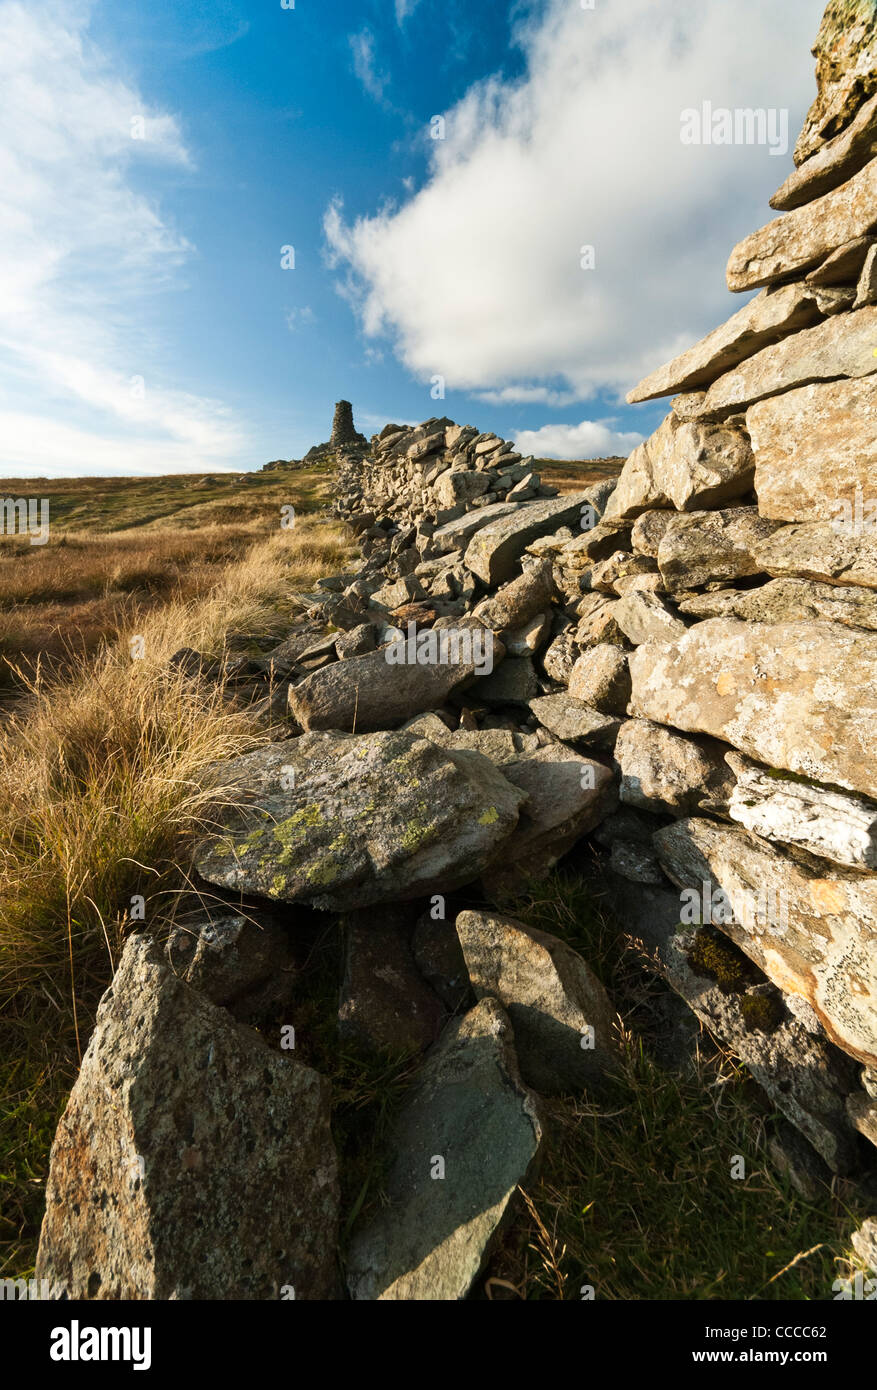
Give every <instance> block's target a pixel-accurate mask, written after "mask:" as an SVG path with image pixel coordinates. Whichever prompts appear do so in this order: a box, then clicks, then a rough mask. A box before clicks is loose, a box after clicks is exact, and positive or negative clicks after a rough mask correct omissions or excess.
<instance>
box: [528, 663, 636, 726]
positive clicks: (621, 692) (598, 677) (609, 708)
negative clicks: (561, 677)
mask: <svg viewBox="0 0 877 1390" xmlns="http://www.w3.org/2000/svg"><path fill="white" fill-rule="evenodd" d="M569 693H570V695H571V696H572V697H573V699H576V700H582V701H584V703H585V704H586V705H590V706H591V708H593V709H596V710H599V711H600V712H601V713H602V714H614V715H619V714H624V713H625V712H626V710H627V704H628V701H629V700H630V666H629V663H628V659H627V652H623V651H622V650H621V648H620V647H613V646H612V644H611V642H601V643H600V645H599V646H597V647H592V648H591V650H590V651H587V652H583V653H582V655H581V656H580V657H579V659H578V661H577V662H576V664H575V666H574V667H573V668H572V672H571V674H570V681H569ZM549 698H550V697H549ZM531 708H532V706H531ZM558 737H561V735H558Z"/></svg>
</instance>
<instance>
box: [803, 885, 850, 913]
mask: <svg viewBox="0 0 877 1390" xmlns="http://www.w3.org/2000/svg"><path fill="white" fill-rule="evenodd" d="M810 901H811V902H812V904H813V906H814V907H815V908H816V910H817V912H845V911H846V908H847V893H846V889H845V887H844V886H843V884H842V883H832V882H831V881H830V879H827V878H815V879H814V880H813V882H812V883H811V884H810Z"/></svg>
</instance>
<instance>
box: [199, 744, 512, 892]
mask: <svg viewBox="0 0 877 1390" xmlns="http://www.w3.org/2000/svg"><path fill="white" fill-rule="evenodd" d="M216 777H217V782H218V783H221V785H222V787H223V788H224V797H223V799H224V802H225V803H226V804H225V805H224V806H223V809H222V811H221V813H220V816H219V820H220V824H221V826H222V827H223V829H222V830H221V831H220V833H218V834H217V835H215V836H212V837H210V838H209V839H207V840H206V841H204V843H203V844H202V845H201V846H200V848H199V850H198V853H197V855H196V860H195V863H196V867H197V869H198V872H199V873H200V874H201V875H202V876H203V877H204V878H206V879H207V880H208V881H209V882H211V883H218V884H220V885H221V886H223V887H225V888H234V889H236V890H237V889H241V890H243V891H245V892H253V893H258V894H260V895H261V896H263V897H267V898H277V899H280V900H282V901H285V902H296V901H303V902H307V903H310V904H312V905H313V906H315V907H318V908H323V909H326V910H329V911H339V912H341V911H345V910H347V909H349V908H354V907H368V906H369V905H371V904H372V903H378V902H392V901H402V900H408V899H411V898H416V897H420V896H423V895H424V894H428V893H430V892H432V891H437V892H450V891H451V890H452V889H453V888H456V887H460V886H461V885H462V884H464V883H468V882H471V881H472V879H474V878H477V877H478V875H479V874H480V872H481V871H482V869H483V868H484V867H485V866H486V865H487V864H488V863H489V861H490V860H491V858H492V857H493V856H494V855H495V854H496V852H497V850H498V849H499V848H500V846H501V845H502V844H503V843H504V842H505V841H506V840H507V839H508V837H509V835H510V834H511V832H512V831H513V830H514V828H515V826H516V825H517V820H518V809H519V807H520V805H521V802H522V801H523V796H522V794H521V793H520V792H519V791H518V789H517V788H516V787H513V786H511V785H510V784H509V783H508V782H507V781H506V780H505V778H504V777H503V776H501V774H500V773H499V772H497V770H496V769H495V767H494V766H493V764H492V763H491V762H489V761H488V760H487V758H483V757H481V755H480V754H478V753H470V752H467V753H461V752H456V751H454V750H451V749H444V748H439V747H438V746H437V745H436V744H434V743H432V742H429V741H428V740H427V739H424V738H419V737H417V735H415V734H412V733H405V732H402V731H397V732H395V733H375V734H364V735H355V736H351V735H343V734H305V735H302V737H300V738H297V739H291V740H289V741H288V742H285V743H281V744H273V745H271V746H269V747H267V748H262V749H259V751H258V752H256V753H249V754H246V755H245V756H244V757H242V758H237V759H234V760H233V761H232V762H230V763H225V764H220V766H219V768H218V769H217V772H216Z"/></svg>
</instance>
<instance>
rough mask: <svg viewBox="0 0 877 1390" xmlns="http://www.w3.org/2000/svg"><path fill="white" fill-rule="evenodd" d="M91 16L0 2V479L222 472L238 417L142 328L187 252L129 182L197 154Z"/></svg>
mask: <svg viewBox="0 0 877 1390" xmlns="http://www.w3.org/2000/svg"><path fill="white" fill-rule="evenodd" d="M90 9H91V6H90V4H88V3H85V2H84V0H72V3H70V4H64V5H60V4H58V3H55V0H45V2H44V3H43V2H42V0H34V2H33V3H28V4H24V3H20V0H0V90H2V91H3V101H2V103H0V472H3V473H5V474H7V475H9V474H11V473H14V472H18V471H26V472H33V471H34V470H37V471H58V472H61V471H66V472H72V473H89V472H92V473H93V472H98V471H101V472H104V471H106V472H113V471H118V472H125V471H129V470H130V469H132V468H133V465H134V463H135V461H136V462H137V465H138V471H156V472H165V471H170V469H171V468H187V467H188V468H198V467H199V466H202V465H203V466H206V467H210V468H215V467H222V466H224V464H227V463H228V462H229V461H230V460H231V459H232V458H234V457H235V456H237V455H238V454H239V452H240V450H241V449H242V448H243V447H244V443H245V441H244V439H243V434H242V430H241V428H240V426H239V425H237V424H236V422H235V421H234V419H233V418H232V416H231V414H230V412H228V411H227V410H225V409H224V408H223V407H222V405H221V404H220V403H217V402H214V401H209V400H204V399H202V398H200V397H197V396H195V395H193V394H191V393H189V392H187V391H185V390H182V389H180V388H179V387H178V386H175V385H174V384H173V382H169V381H168V379H167V377H168V374H167V372H166V371H165V370H164V369H163V368H164V364H163V362H162V353H161V348H160V345H159V343H158V341H157V339H156V335H155V333H154V331H153V329H152V326H151V324H152V318H153V315H152V313H151V309H152V306H153V304H154V295H155V293H156V292H157V291H160V290H165V289H167V288H169V287H170V286H172V285H173V284H174V283H175V281H176V276H177V274H178V272H179V268H180V266H181V265H182V264H183V263H184V262H185V261H186V259H187V258H188V257H189V255H190V254H191V252H192V249H193V248H192V247H191V246H190V244H189V242H188V241H187V240H186V238H185V236H184V235H182V234H181V232H179V231H178V230H177V229H176V228H175V227H174V226H173V225H172V224H170V223H169V222H168V221H167V219H166V218H165V217H164V216H163V215H162V213H161V211H160V209H159V207H158V206H157V205H156V203H155V202H154V201H152V200H150V199H149V198H148V197H146V196H145V195H144V194H143V193H142V192H139V191H137V190H136V189H135V188H134V186H133V182H132V179H131V174H132V172H133V170H134V169H135V168H139V167H146V166H149V165H152V166H153V168H154V169H155V171H156V173H157V172H158V171H159V170H160V167H161V166H162V165H165V166H168V167H171V168H177V169H179V168H183V169H185V168H187V167H190V166H191V163H192V161H191V157H190V154H189V152H188V151H187V149H186V146H185V144H184V141H183V138H182V135H181V132H180V129H179V125H178V122H177V120H176V119H175V118H174V117H173V116H172V115H170V114H169V113H167V112H162V111H159V110H156V109H154V108H153V107H152V106H151V105H150V103H149V102H148V100H147V99H146V98H145V97H144V95H143V94H142V93H141V92H139V91H137V90H136V89H134V88H133V87H132V86H130V85H129V84H128V83H127V82H125V81H122V80H121V79H120V78H118V77H117V76H116V75H115V74H114V72H113V71H112V67H111V64H110V63H109V61H108V59H107V58H106V56H105V55H103V54H101V53H100V52H99V51H97V50H96V49H95V48H94V47H93V45H92V44H91V43H90V42H89V40H88V34H87V28H88V19H89V13H90Z"/></svg>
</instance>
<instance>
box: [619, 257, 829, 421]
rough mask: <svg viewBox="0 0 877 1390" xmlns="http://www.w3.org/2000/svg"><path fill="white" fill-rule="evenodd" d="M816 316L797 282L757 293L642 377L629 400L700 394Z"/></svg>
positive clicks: (809, 297) (811, 301)
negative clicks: (688, 345)
mask: <svg viewBox="0 0 877 1390" xmlns="http://www.w3.org/2000/svg"><path fill="white" fill-rule="evenodd" d="M818 318H819V309H818V306H817V303H816V297H815V295H814V293H813V291H812V289H811V288H810V287H809V286H808V285H806V284H804V283H798V284H795V285H780V286H773V287H771V288H770V289H765V290H762V292H761V294H758V295H756V296H755V298H754V299H752V300H750V302H749V303H748V304H744V306H743V308H742V309H739V310H738V311H737V313H736V314H734V315H733V316H732V317H731V318H729V319H728V321H727V323H723V324H722V325H721V327H720V328H715V329H713V331H712V333H708V334H707V336H706V337H705V338H702V339H701V341H700V342H699V343H696V344H695V346H694V347H691V348H689V349H688V350H687V351H686V352H683V353H682V354H681V355H680V356H679V357H675V358H674V359H673V361H672V362H668V363H667V365H666V366H665V367H660V368H659V369H658V371H656V372H652V373H651V375H650V376H647V377H645V378H644V380H643V381H641V382H640V383H639V385H638V386H635V387H634V388H633V390H632V391H629V392H628V395H627V399H628V402H629V403H630V404H631V405H633V404H635V403H636V402H637V401H651V400H655V399H656V398H657V397H659V396H669V395H672V394H673V393H674V392H676V391H701V390H703V389H704V388H705V387H707V386H712V384H713V382H714V381H715V380H716V377H719V376H721V375H722V373H723V372H727V371H730V370H731V368H732V367H736V366H737V365H738V364H739V363H740V362H744V361H745V360H746V358H747V357H752V355H753V354H754V353H756V352H760V351H761V349H762V348H765V347H767V346H769V344H771V343H776V342H779V340H780V339H781V338H784V337H786V336H787V334H789V333H797V332H798V330H799V329H801V328H809V327H810V325H811V324H812V323H815V322H816V320H817V319H818Z"/></svg>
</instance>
